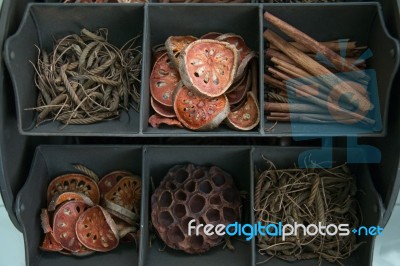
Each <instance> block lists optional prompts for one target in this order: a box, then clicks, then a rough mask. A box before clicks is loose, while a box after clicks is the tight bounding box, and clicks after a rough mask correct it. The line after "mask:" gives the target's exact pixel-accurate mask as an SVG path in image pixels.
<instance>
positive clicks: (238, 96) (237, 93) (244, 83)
mask: <svg viewBox="0 0 400 266" xmlns="http://www.w3.org/2000/svg"><path fill="white" fill-rule="evenodd" d="M251 83H252V80H251V73H250V71H249V72H248V74H247V75H245V77H244V78H243V79H241V80H240V82H239V83H238V84H237V85H236V86H235V88H234V89H233V90H231V91H229V92H228V93H226V97H227V98H228V101H229V104H230V105H235V104H238V103H239V102H240V101H242V100H243V99H244V98H245V97H246V94H247V92H248V91H249V90H250V88H251Z"/></svg>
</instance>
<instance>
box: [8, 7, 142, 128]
mask: <svg viewBox="0 0 400 266" xmlns="http://www.w3.org/2000/svg"><path fill="white" fill-rule="evenodd" d="M143 25H144V5H140V4H136V5H120V4H117V5H115V4H114V5H84V4H68V5H67V4H30V5H28V7H27V9H26V12H25V15H24V18H23V20H22V22H21V26H20V29H19V30H18V32H17V33H16V34H15V35H14V36H12V37H10V38H9V39H8V41H7V43H6V48H5V50H6V52H5V58H6V61H7V65H8V69H9V71H10V73H11V77H12V80H13V85H14V90H15V96H16V106H17V115H18V127H19V131H20V133H21V134H24V135H57V136H65V135H80V136H88V135H90V136H124V135H129V134H134V133H138V132H139V113H138V112H136V111H135V110H133V108H130V109H129V112H126V111H122V112H121V116H120V117H119V118H117V119H114V120H109V121H104V122H101V123H95V124H89V125H68V126H67V127H65V128H63V129H60V128H61V127H62V126H63V125H62V124H61V123H59V122H46V123H44V124H42V125H40V126H38V127H35V120H36V116H37V112H36V111H26V110H25V109H26V108H33V107H36V99H37V95H38V89H37V88H36V86H35V82H34V74H35V70H34V68H33V66H32V65H31V64H30V63H29V61H32V62H36V61H37V57H38V49H37V48H36V47H35V45H37V46H38V47H39V48H41V49H45V50H46V51H47V52H50V51H52V49H53V44H54V40H56V39H59V38H62V37H64V36H66V35H68V34H72V33H76V34H79V33H80V31H81V30H82V29H83V28H87V29H89V30H97V29H99V28H107V29H108V41H109V43H111V44H113V45H115V46H117V47H122V45H123V44H124V43H126V42H127V41H128V40H129V39H131V38H133V37H135V36H137V35H142V34H143ZM142 42H143V38H142V37H140V38H139V39H138V40H137V42H136V45H139V46H142V47H143V43H142Z"/></svg>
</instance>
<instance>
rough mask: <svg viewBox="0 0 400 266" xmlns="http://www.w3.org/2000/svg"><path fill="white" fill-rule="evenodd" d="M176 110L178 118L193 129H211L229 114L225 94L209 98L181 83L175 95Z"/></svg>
mask: <svg viewBox="0 0 400 266" xmlns="http://www.w3.org/2000/svg"><path fill="white" fill-rule="evenodd" d="M174 110H175V114H176V116H177V118H178V120H179V121H180V122H181V123H182V124H183V125H184V126H185V127H187V128H188V129H191V130H211V129H213V128H216V127H218V125H219V124H220V123H221V122H222V121H223V120H224V119H225V118H226V116H227V115H228V114H229V102H228V99H227V98H226V96H225V95H221V96H219V97H215V98H209V97H205V96H202V95H199V94H197V93H195V92H193V91H191V90H189V89H188V88H186V87H185V86H183V85H182V84H179V85H178V87H177V90H176V92H175V97H174Z"/></svg>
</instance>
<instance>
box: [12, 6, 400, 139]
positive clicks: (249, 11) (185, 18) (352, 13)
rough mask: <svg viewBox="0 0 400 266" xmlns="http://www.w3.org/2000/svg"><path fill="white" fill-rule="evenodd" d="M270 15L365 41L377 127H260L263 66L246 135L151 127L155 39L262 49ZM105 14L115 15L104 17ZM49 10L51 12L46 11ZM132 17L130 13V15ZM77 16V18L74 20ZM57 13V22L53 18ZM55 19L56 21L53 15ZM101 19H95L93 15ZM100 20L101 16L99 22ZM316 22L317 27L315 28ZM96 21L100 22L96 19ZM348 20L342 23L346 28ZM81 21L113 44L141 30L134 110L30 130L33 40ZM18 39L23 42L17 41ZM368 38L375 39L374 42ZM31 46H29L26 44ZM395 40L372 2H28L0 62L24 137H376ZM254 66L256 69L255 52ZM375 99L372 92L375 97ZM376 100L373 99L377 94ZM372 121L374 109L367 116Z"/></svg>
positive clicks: (394, 63) (325, 34)
mask: <svg viewBox="0 0 400 266" xmlns="http://www.w3.org/2000/svg"><path fill="white" fill-rule="evenodd" d="M265 10H269V11H271V12H272V13H274V14H276V15H278V16H280V17H282V18H284V19H286V20H287V21H288V22H290V23H293V24H294V25H296V26H297V27H299V28H300V29H303V30H306V31H307V32H309V33H310V34H311V35H312V36H314V37H315V38H317V39H333V38H339V37H340V38H343V36H346V37H350V38H352V39H355V40H357V41H359V42H360V43H361V44H367V45H369V47H370V48H371V50H372V52H373V53H374V55H375V56H374V57H373V58H372V59H370V60H369V67H370V68H371V69H375V70H376V74H377V80H378V86H379V104H380V110H379V111H380V113H381V114H382V124H383V127H382V128H379V129H377V130H357V129H356V130H352V131H342V130H341V129H342V127H340V126H339V128H338V127H337V125H334V126H333V127H329V126H324V127H322V128H323V129H324V130H322V131H321V130H316V129H320V128H321V125H312V124H304V127H303V126H301V130H298V129H296V130H294V131H292V130H291V126H290V124H287V123H280V124H278V126H276V127H275V128H274V129H273V130H269V131H266V130H265V129H269V128H271V126H272V123H269V122H267V121H265V119H264V111H263V108H262V107H263V104H264V99H263V95H264V84H263V73H264V71H263V68H261V67H260V68H259V75H260V77H259V83H260V86H259V95H258V97H259V104H260V107H261V116H262V119H261V122H260V125H259V126H258V127H256V128H255V129H254V130H252V131H249V132H240V131H234V130H231V129H229V128H227V127H226V126H221V127H219V128H218V129H216V130H213V131H207V132H194V131H190V130H186V129H177V128H171V127H161V128H158V129H154V128H151V127H150V126H149V125H148V118H149V116H150V115H151V114H152V111H151V108H150V102H149V82H148V79H149V75H150V71H151V68H152V66H151V63H150V62H151V47H152V46H153V45H156V44H159V43H162V42H164V41H165V39H166V38H167V37H168V36H170V35H179V34H191V35H197V36H200V35H202V34H204V33H206V32H209V31H221V32H235V33H237V34H240V35H242V36H243V37H244V39H245V40H246V42H247V44H248V46H249V47H250V48H252V49H253V50H255V51H256V52H258V53H259V54H260V55H263V53H264V43H265V42H264V39H263V37H262V34H263V30H264V27H265V26H264V19H263V12H264V11H265ZM110 12H112V13H113V14H114V13H115V14H119V15H118V16H109V14H110ZM47 14H51V15H47ZM132 14H135V15H132ZM83 16H85V19H81V18H82V17H83ZM56 18H57V19H56ZM59 18H62V20H61V19H59ZM100 18H102V19H100ZM103 18H104V19H103ZM321 20H324V21H326V23H325V25H324V26H323V27H316V26H315V25H318V24H319V22H320V21H321ZM100 21H101V22H100ZM348 25H349V26H348ZM82 26H86V27H90V28H96V27H100V26H105V27H108V28H109V31H110V34H111V36H110V41H111V42H113V43H114V44H116V45H119V44H121V43H123V40H127V39H128V38H129V37H131V36H132V35H136V34H138V33H139V32H143V73H142V87H141V91H142V96H141V109H140V115H139V114H137V113H136V112H135V111H133V110H132V109H131V110H130V112H129V115H128V114H126V113H123V115H122V117H121V118H120V119H117V120H114V121H107V122H102V123H98V124H94V125H87V126H68V127H66V128H64V129H63V130H60V129H59V127H60V124H58V123H47V124H43V125H41V126H39V127H37V128H36V127H34V115H35V112H33V111H24V109H25V108H29V107H33V106H34V105H35V99H36V95H37V90H36V89H35V88H34V84H33V68H32V66H30V65H29V63H28V61H29V60H32V61H34V59H35V58H36V56H37V50H36V48H34V47H33V44H35V43H37V44H39V46H41V47H45V48H48V49H49V48H50V47H51V45H52V37H51V36H55V37H57V36H62V35H65V34H66V33H69V32H79V29H80V28H81V27H82ZM21 40H24V41H21ZM376 40H379V42H378V41H376ZM27 43H28V44H29V43H32V49H29V48H27V47H26V44H27ZM398 51H399V48H398V43H397V41H396V40H395V39H393V38H392V37H390V35H389V33H388V32H387V30H386V28H385V25H384V21H383V16H382V13H381V9H380V8H379V5H378V4H377V3H335V4H309V5H303V4H251V3H249V4H158V3H150V4H146V5H142V4H97V5H93V4H68V5H66V4H55V3H53V4H32V5H29V6H28V9H27V11H26V14H25V17H24V19H23V21H22V24H21V27H20V29H19V31H18V32H17V34H16V35H14V36H13V37H11V38H10V39H9V40H8V41H7V43H6V49H5V56H6V63H7V65H8V68H9V70H10V73H12V79H13V83H14V89H15V92H16V103H17V110H18V121H19V122H18V124H19V130H20V133H21V134H24V135H46V136H48V135H56V136H67V135H74V136H131V137H140V136H150V137H155V136H159V137H163V136H172V137H180V136H182V137H187V136H204V137H205V136H207V137H211V136H218V137H219V136H245V137H260V136H291V135H293V136H315V135H319V136H321V135H324V136H332V135H335V136H336V135H340V136H346V135H352V136H356V135H363V136H381V135H384V134H385V132H386V131H385V129H386V125H387V113H388V112H387V105H388V99H389V93H390V90H391V86H392V81H393V78H394V74H395V73H396V71H397V68H398V62H399V55H398ZM258 63H259V66H264V58H263V56H260V57H259V60H258ZM376 98H377V97H374V99H376ZM377 100H378V99H377ZM375 115H376V116H377V118H379V117H380V114H378V113H376V114H375Z"/></svg>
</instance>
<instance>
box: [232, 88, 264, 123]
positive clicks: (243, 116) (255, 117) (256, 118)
mask: <svg viewBox="0 0 400 266" xmlns="http://www.w3.org/2000/svg"><path fill="white" fill-rule="evenodd" d="M226 122H227V124H228V126H229V127H231V128H233V129H238V130H243V131H247V130H252V129H253V128H255V127H256V126H257V125H258V123H259V122H260V109H259V107H258V103H257V98H256V97H255V96H254V94H253V93H252V92H248V93H247V101H246V103H245V104H244V105H243V106H242V107H241V108H239V109H238V110H236V111H234V112H230V113H229V115H228V117H227V119H226Z"/></svg>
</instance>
